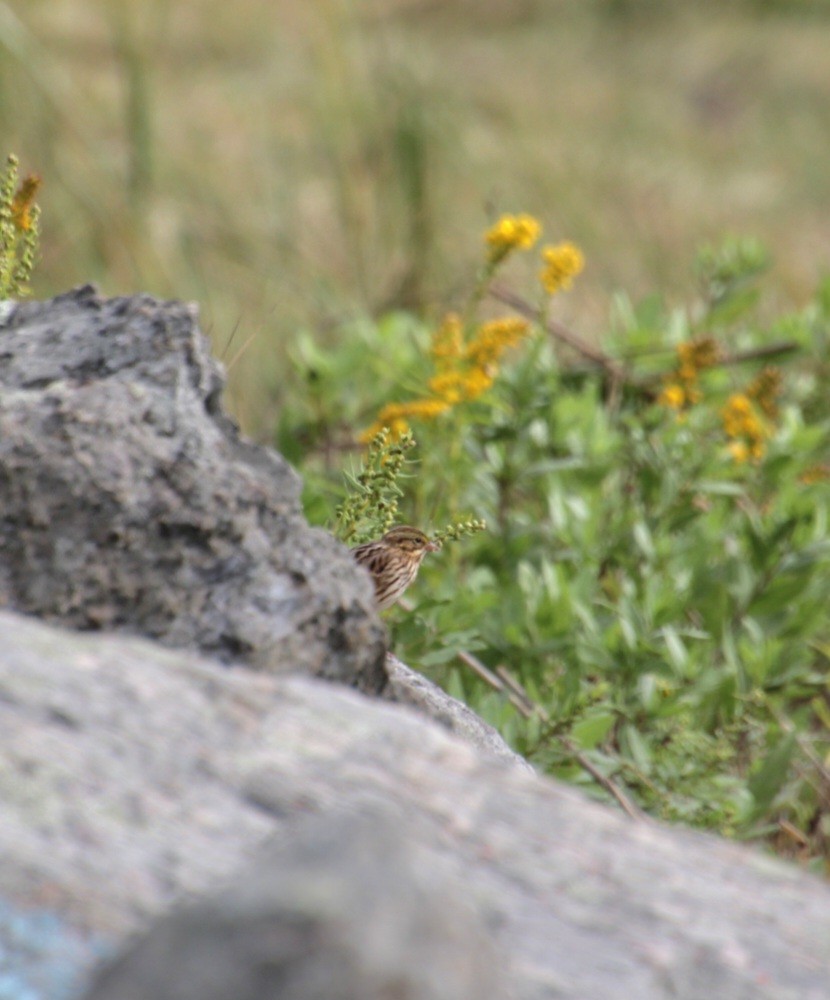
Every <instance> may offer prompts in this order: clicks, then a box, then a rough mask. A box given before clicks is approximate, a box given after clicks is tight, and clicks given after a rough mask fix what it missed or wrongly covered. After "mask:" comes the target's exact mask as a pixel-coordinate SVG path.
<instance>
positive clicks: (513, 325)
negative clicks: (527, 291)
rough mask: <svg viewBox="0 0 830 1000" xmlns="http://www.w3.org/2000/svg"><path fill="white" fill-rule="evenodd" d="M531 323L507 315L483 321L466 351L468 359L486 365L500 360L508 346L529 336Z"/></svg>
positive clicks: (479, 364) (465, 355) (481, 365)
mask: <svg viewBox="0 0 830 1000" xmlns="http://www.w3.org/2000/svg"><path fill="white" fill-rule="evenodd" d="M529 330H530V324H529V323H528V322H527V320H524V319H514V318H513V317H505V318H503V319H492V320H490V321H489V322H487V323H483V324H482V325H481V326H480V327H479V329H478V332H477V333H476V335H475V337H474V338H473V339H472V340H471V341H470V343H469V344H468V345H467V347H466V349H465V351H464V357H465V358H466V359H467V361H469V362H471V363H472V364H474V365H478V366H479V367H486V366H487V365H490V364H493V363H494V362H496V361H498V359H499V358H500V357H501V356H502V354H503V353H504V352H505V351H506V350H507V348H508V347H514V346H515V345H516V344H518V343H520V342H521V341H522V339H523V338H524V337H526V336H527V333H528V331H529Z"/></svg>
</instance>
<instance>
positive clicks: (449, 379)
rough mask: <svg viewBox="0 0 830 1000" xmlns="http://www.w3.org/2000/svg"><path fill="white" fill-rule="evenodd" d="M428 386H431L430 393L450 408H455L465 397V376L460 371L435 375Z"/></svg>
mask: <svg viewBox="0 0 830 1000" xmlns="http://www.w3.org/2000/svg"><path fill="white" fill-rule="evenodd" d="M427 384H428V385H429V391H430V392H431V393H433V394H434V395H435V396H437V397H438V399H440V400H443V401H444V402H445V403H447V404H448V405H449V406H455V405H456V403H460V402H461V400H462V398H463V396H464V392H463V387H464V376H463V374H462V373H461V372H458V371H451V372H443V373H442V374H441V375H434V376H433V377H432V378H431V379H430V380H429V382H428V383H427Z"/></svg>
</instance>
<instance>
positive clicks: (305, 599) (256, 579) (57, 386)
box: [0, 287, 386, 692]
mask: <svg viewBox="0 0 830 1000" xmlns="http://www.w3.org/2000/svg"><path fill="white" fill-rule="evenodd" d="M222 384H223V377H222V374H221V372H220V370H219V366H218V365H217V364H216V362H214V361H213V360H212V359H211V358H210V356H209V354H208V347H207V343H206V341H205V339H204V337H203V336H202V334H201V333H200V332H199V329H198V325H197V322H196V313H195V310H194V309H193V308H192V307H189V306H185V305H182V304H179V303H170V302H168V303H163V302H158V301H156V300H155V299H152V298H150V297H149V296H135V297H133V298H122V299H103V298H101V297H100V296H99V295H98V294H97V293H96V292H95V290H94V289H92V288H90V287H86V288H80V289H77V290H76V291H74V292H70V293H68V294H66V295H61V296H59V297H58V298H55V299H52V300H51V301H49V302H31V303H26V304H23V305H18V306H17V307H16V308H14V310H13V311H12V312H11V314H10V315H7V316H6V318H5V323H4V327H3V329H2V330H0V386H2V394H1V395H0V506H2V511H3V518H2V527H0V605H3V606H6V607H11V608H16V609H18V610H20V611H24V612H26V613H29V614H34V615H37V616H39V617H41V618H43V619H45V620H47V621H52V622H56V623H61V624H64V625H67V626H69V627H71V628H75V629H106V630H110V631H112V630H114V631H127V632H132V633H135V634H141V635H146V636H150V637H152V638H155V639H158V640H160V641H161V642H163V643H165V644H166V645H169V646H174V647H182V648H189V649H195V650H199V651H201V652H203V653H206V654H207V655H209V656H212V657H215V658H217V659H220V660H223V661H225V662H230V661H234V662H244V663H247V664H249V665H251V666H254V667H257V668H261V669H265V670H269V671H273V672H281V671H285V670H292V671H303V672H307V673H311V674H315V675H317V676H322V677H328V678H331V679H334V680H338V681H341V682H343V683H345V684H349V685H353V686H356V687H359V688H361V689H363V690H366V691H372V692H376V691H380V690H381V689H382V688H383V686H384V685H385V683H386V674H385V671H384V664H383V655H384V633H383V629H382V626H381V624H380V623H379V621H378V618H377V615H376V613H375V610H374V607H373V602H372V595H371V587H370V585H369V582H368V580H367V578H366V575H365V574H364V573H363V572H361V571H359V570H357V569H356V568H355V566H354V564H353V562H352V560H351V559H350V557H349V555H348V553H347V551H346V550H345V548H344V547H342V546H340V545H338V544H337V543H336V542H335V541H334V539H333V538H331V537H330V536H329V535H327V534H326V533H325V532H322V531H319V530H313V529H311V528H309V527H308V525H307V524H306V522H305V520H304V519H303V517H302V514H301V510H300V502H299V480H298V478H297V476H296V474H295V473H294V472H293V471H292V470H291V468H290V467H289V466H288V465H287V464H286V462H285V461H284V460H283V459H282V458H281V457H280V456H279V455H276V454H274V453H273V452H270V451H267V450H265V449H262V448H257V447H255V446H253V445H251V444H249V443H247V442H246V441H245V440H244V439H243V438H241V437H240V435H239V434H238V433H237V431H236V429H235V427H234V426H233V425H232V423H231V422H230V420H229V419H228V418H227V417H226V416H224V415H223V413H222V410H221V406H220V401H219V395H220V391H221V388H222Z"/></svg>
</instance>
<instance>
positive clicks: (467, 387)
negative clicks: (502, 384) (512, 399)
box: [462, 368, 493, 399]
mask: <svg viewBox="0 0 830 1000" xmlns="http://www.w3.org/2000/svg"><path fill="white" fill-rule="evenodd" d="M492 384H493V376H492V375H491V374H489V372H486V371H485V370H484V369H483V368H471V369H470V370H469V371H468V372H467V373H466V375H465V376H464V379H463V381H462V392H463V394H464V398H465V399H477V398H478V397H479V396H480V395H481V394H482V393H483V392H486V391H487V390H488V389H489V388H490V386H491V385H492Z"/></svg>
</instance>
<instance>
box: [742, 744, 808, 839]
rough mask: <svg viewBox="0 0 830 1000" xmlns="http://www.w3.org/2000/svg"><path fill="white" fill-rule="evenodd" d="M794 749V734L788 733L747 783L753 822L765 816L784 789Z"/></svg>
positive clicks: (768, 754)
mask: <svg viewBox="0 0 830 1000" xmlns="http://www.w3.org/2000/svg"><path fill="white" fill-rule="evenodd" d="M795 748H796V738H795V733H794V732H793V733H788V734H787V735H786V736H784V737H783V738H782V739H780V740H779V741H778V742H777V743H776V744H775V745H774V746H773V747H772V749H771V750H770V751H769V752H768V753H767V756H766V757H765V758H764V761H763V763H762V764H761V766H760V768H759V769H758V770H757V771H756V772H755V774H753V776H752V777H751V778H750V779H749V781H748V782H747V787H748V788H749V792H750V794H751V795H752V798H753V802H754V805H753V809H752V819H753V820H757V819H759V818H761V817H763V816H765V815H766V813H767V812H768V811H769V808H770V806H771V805H772V803H773V800H774V799H775V797H776V795H778V793H779V792H780V791H781V789H782V788H783V787H784V783H785V782H786V780H787V777H788V775H789V771H790V764H791V763H792V759H793V752H794V751H795Z"/></svg>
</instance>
